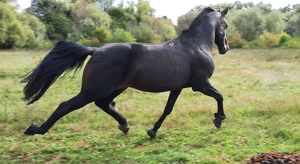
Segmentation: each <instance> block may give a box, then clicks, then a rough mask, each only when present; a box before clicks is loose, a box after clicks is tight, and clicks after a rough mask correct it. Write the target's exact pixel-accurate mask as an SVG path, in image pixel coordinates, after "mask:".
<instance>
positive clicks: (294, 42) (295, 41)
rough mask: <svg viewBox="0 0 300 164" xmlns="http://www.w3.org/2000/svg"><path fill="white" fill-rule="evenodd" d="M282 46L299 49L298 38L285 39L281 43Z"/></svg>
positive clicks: (299, 40) (299, 42)
mask: <svg viewBox="0 0 300 164" xmlns="http://www.w3.org/2000/svg"><path fill="white" fill-rule="evenodd" d="M282 46H283V47H287V48H294V49H299V48H300V38H292V39H289V40H287V41H286V42H284V43H283V44H282Z"/></svg>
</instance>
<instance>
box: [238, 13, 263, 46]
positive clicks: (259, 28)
mask: <svg viewBox="0 0 300 164" xmlns="http://www.w3.org/2000/svg"><path fill="white" fill-rule="evenodd" d="M240 11H241V12H238V13H237V15H236V17H235V18H234V20H233V21H232V24H233V25H234V27H235V29H236V30H237V31H238V32H239V33H240V34H241V36H242V38H243V39H245V40H246V41H253V40H256V39H257V38H258V37H259V36H260V35H261V34H262V33H263V30H264V18H263V16H262V11H261V10H260V9H259V8H251V9H248V10H245V11H242V10H240Z"/></svg>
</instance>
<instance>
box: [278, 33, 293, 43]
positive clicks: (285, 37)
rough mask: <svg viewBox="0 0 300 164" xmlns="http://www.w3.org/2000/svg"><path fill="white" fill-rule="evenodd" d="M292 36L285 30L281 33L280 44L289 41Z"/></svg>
mask: <svg viewBox="0 0 300 164" xmlns="http://www.w3.org/2000/svg"><path fill="white" fill-rule="evenodd" d="M291 38H292V37H291V36H290V35H289V34H287V33H286V32H283V33H281V34H280V35H279V44H280V45H282V44H284V43H285V42H287V41H289V40H290V39H291Z"/></svg>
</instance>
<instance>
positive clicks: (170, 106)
mask: <svg viewBox="0 0 300 164" xmlns="http://www.w3.org/2000/svg"><path fill="white" fill-rule="evenodd" d="M180 93H181V89H180V90H175V91H171V92H170V95H169V98H168V102H167V104H166V107H165V110H164V113H163V114H162V116H161V117H160V118H159V119H158V120H157V122H156V123H155V124H154V127H153V129H150V130H148V131H147V134H148V135H149V136H150V137H151V138H154V137H155V136H156V132H157V130H158V129H159V128H160V126H161V124H162V123H163V121H164V120H165V118H166V117H167V116H168V115H169V114H170V113H171V112H172V110H173V107H174V104H175V102H176V100H177V98H178V96H179V94H180Z"/></svg>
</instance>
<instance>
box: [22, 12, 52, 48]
mask: <svg viewBox="0 0 300 164" xmlns="http://www.w3.org/2000/svg"><path fill="white" fill-rule="evenodd" d="M18 19H19V20H20V21H21V22H22V24H23V28H24V29H26V31H27V32H26V33H27V38H28V40H27V41H26V42H25V43H26V44H25V47H26V48H36V47H40V46H42V44H43V42H44V40H45V39H46V27H45V25H44V24H43V23H42V22H41V21H40V20H39V19H38V18H37V17H35V16H33V15H30V14H26V13H22V14H18Z"/></svg>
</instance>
